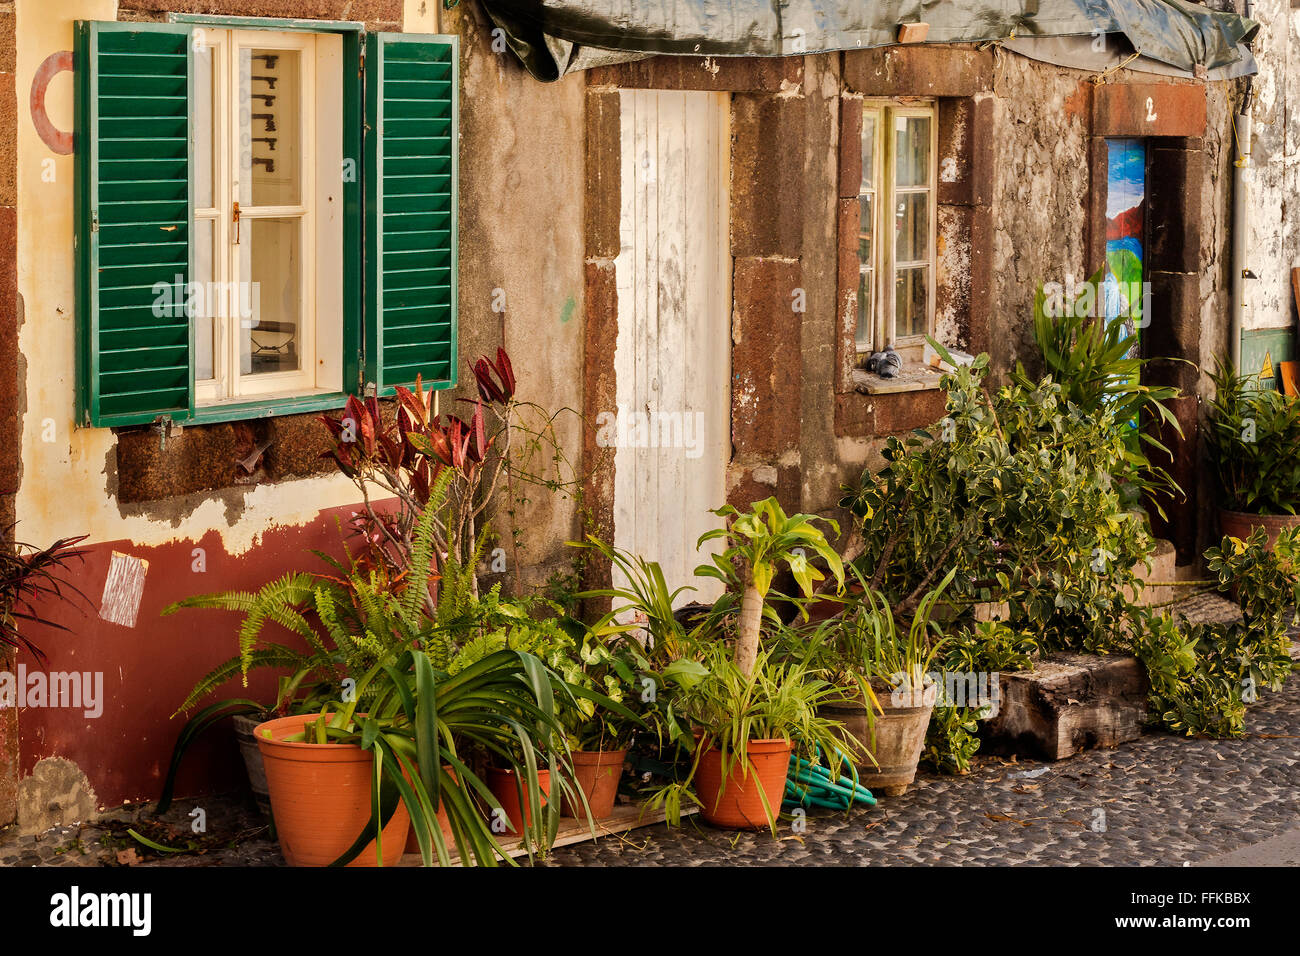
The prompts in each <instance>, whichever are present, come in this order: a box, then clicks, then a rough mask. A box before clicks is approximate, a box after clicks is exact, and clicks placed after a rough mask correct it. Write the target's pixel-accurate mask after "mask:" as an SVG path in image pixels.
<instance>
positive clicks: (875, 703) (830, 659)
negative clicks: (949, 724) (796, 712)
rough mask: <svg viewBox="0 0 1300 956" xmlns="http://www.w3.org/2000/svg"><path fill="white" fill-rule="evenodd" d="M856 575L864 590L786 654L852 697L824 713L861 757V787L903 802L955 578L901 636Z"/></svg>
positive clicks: (885, 607)
mask: <svg viewBox="0 0 1300 956" xmlns="http://www.w3.org/2000/svg"><path fill="white" fill-rule="evenodd" d="M851 567H852V566H851ZM852 571H853V573H854V574H855V575H857V576H858V582H857V583H858V585H859V587H857V588H855V589H853V591H852V594H853V597H852V598H851V599H850V600H848V601H847V602H846V605H847V606H846V607H845V608H844V610H843V611H842V612H841V613H840V614H839V615H838V616H835V617H832V618H829V619H828V620H826V621H824V622H822V623H821V624H819V625H818V626H817V628H816V629H815V630H814V631H813V632H812V633H811V634H804V633H803V632H801V631H800V630H798V629H787V632H786V633H787V635H788V636H786V638H785V640H784V641H783V651H784V652H785V653H787V654H789V655H791V656H793V657H796V658H797V659H799V660H801V661H802V662H803V663H804V664H805V665H806V666H808V667H809V668H810V669H813V670H814V671H815V672H816V673H819V674H821V675H823V676H824V677H825V678H826V679H827V680H828V681H830V682H831V683H833V684H835V685H838V686H844V687H847V688H851V689H852V690H851V692H850V693H849V695H848V697H849V699H846V700H842V701H829V702H827V703H824V704H823V705H822V710H823V712H824V713H825V714H826V715H827V716H829V717H832V718H834V719H835V720H837V721H839V722H840V723H841V724H843V727H844V730H843V734H844V736H846V737H847V738H848V739H849V740H851V742H852V744H854V745H855V746H856V747H857V748H858V749H859V751H860V752H861V753H862V754H863V757H864V759H863V760H861V761H859V763H858V774H859V776H860V778H861V780H862V783H863V785H864V786H866V787H869V788H870V789H871V790H872V791H873V792H876V791H878V792H880V793H883V794H884V795H885V796H887V797H896V796H901V795H902V794H903V793H905V792H906V791H907V788H908V786H909V785H910V784H911V783H912V781H913V780H914V779H915V777H916V769H917V765H918V764H919V763H920V759H921V751H922V749H923V747H924V744H925V736H926V728H927V727H928V726H929V723H930V716H931V714H932V712H933V711H934V706H935V701H936V699H937V697H938V689H939V688H938V686H937V684H936V682H935V678H934V673H933V664H934V661H935V658H936V655H938V654H939V653H940V651H941V648H942V647H943V643H944V642H943V638H942V635H941V634H940V633H939V631H938V627H937V625H936V624H935V623H934V621H933V620H932V614H933V611H934V608H935V605H936V603H937V602H938V601H939V599H940V597H941V596H942V595H943V593H944V591H945V589H946V588H947V587H948V585H949V584H950V583H951V581H952V578H953V575H954V574H955V572H954V571H949V572H948V574H947V575H946V576H945V577H944V579H943V580H942V581H941V582H940V583H939V585H938V586H937V587H936V588H934V589H933V590H931V591H929V592H928V593H927V594H926V595H925V596H924V597H923V599H922V600H921V603H920V606H919V607H918V608H917V611H916V613H915V614H914V616H913V617H912V620H911V622H910V625H909V626H908V627H907V628H906V630H903V629H901V628H900V626H899V623H898V621H897V620H896V618H895V616H894V613H893V611H892V609H891V608H890V606H889V602H888V601H887V600H886V599H885V597H884V596H883V595H882V594H880V593H879V592H878V591H875V590H873V589H872V588H871V587H870V585H869V584H867V583H866V582H865V581H864V580H862V577H861V572H859V571H858V570H857V569H856V568H852Z"/></svg>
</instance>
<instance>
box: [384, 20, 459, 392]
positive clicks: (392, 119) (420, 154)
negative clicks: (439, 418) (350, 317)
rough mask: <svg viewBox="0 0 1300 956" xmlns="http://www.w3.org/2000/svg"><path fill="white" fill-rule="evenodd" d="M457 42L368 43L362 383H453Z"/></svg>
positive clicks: (388, 387) (391, 39) (393, 37)
mask: <svg viewBox="0 0 1300 956" xmlns="http://www.w3.org/2000/svg"><path fill="white" fill-rule="evenodd" d="M457 41H458V38H457V37H455V36H428V35H420V34H410V33H373V34H370V36H368V37H367V38H366V170H365V177H366V214H365V221H366V268H365V281H366V337H365V378H366V382H367V383H373V384H374V385H375V387H376V389H377V391H378V394H380V395H389V394H392V391H393V386H394V385H408V384H410V383H412V382H414V381H415V376H416V374H417V373H419V374H420V375H421V376H422V379H423V381H424V383H425V384H426V385H431V386H432V387H434V388H448V387H450V386H452V385H455V384H456V365H457V361H456V202H457V188H456V153H457V140H458V135H457V96H458V92H459V83H458V81H457V75H456V74H457V64H458V55H457V54H458V50H459V45H458V42H457Z"/></svg>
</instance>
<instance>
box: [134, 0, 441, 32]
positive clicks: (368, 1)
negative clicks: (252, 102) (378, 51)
mask: <svg viewBox="0 0 1300 956" xmlns="http://www.w3.org/2000/svg"><path fill="white" fill-rule="evenodd" d="M429 2H430V3H432V2H434V0H429ZM118 9H119V10H120V11H123V12H126V11H136V12H140V13H207V14H215V15H219V16H228V17H282V18H286V19H302V20H359V21H361V22H363V23H368V24H369V23H383V24H397V25H399V28H400V24H401V22H402V0H119V2H118ZM122 19H127V18H126V17H122Z"/></svg>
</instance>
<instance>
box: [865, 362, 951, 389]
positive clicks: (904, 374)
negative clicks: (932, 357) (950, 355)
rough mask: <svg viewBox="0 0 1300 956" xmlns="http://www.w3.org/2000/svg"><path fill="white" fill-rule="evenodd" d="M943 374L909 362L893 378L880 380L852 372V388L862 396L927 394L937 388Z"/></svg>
mask: <svg viewBox="0 0 1300 956" xmlns="http://www.w3.org/2000/svg"><path fill="white" fill-rule="evenodd" d="M942 378H943V373H942V372H940V371H938V370H937V369H933V368H930V367H929V366H928V365H922V364H920V363H919V362H909V363H906V364H904V365H903V367H902V368H901V369H899V370H898V374H897V375H896V376H894V377H893V378H881V377H880V376H879V375H875V374H872V373H871V372H866V371H863V370H862V369H860V368H855V369H854V370H853V388H854V390H855V391H857V392H860V393H862V394H863V395H893V394H895V393H897V392H928V391H934V390H937V389H938V388H939V381H940V379H942Z"/></svg>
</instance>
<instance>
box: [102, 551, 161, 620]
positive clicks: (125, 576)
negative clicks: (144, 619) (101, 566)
mask: <svg viewBox="0 0 1300 956" xmlns="http://www.w3.org/2000/svg"><path fill="white" fill-rule="evenodd" d="M148 571H149V562H148V561H146V560H145V559H144V558H136V557H132V556H131V555H129V554H122V553H121V552H120V551H114V552H113V559H112V561H110V562H109V565H108V577H107V578H105V579H104V597H103V599H102V600H101V601H100V602H99V616H100V617H101V618H103V619H104V620H105V621H110V622H112V623H113V624H121V625H122V626H123V627H135V616H136V613H137V612H138V611H139V610H140V599H141V598H142V597H144V576H145V575H146V574H147V573H148Z"/></svg>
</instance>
